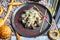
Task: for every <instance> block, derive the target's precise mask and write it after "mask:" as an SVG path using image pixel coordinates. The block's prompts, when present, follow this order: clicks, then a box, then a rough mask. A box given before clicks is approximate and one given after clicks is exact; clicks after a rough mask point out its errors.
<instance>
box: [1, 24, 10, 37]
mask: <svg viewBox="0 0 60 40" xmlns="http://www.w3.org/2000/svg"><path fill="white" fill-rule="evenodd" d="M10 34H11V29H10V27H9V26H7V25H2V26H1V27H0V38H8V37H10Z"/></svg>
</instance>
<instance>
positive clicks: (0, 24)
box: [0, 5, 12, 26]
mask: <svg viewBox="0 0 60 40" xmlns="http://www.w3.org/2000/svg"><path fill="white" fill-rule="evenodd" d="M11 9H12V5H9V7H8V11H7V14H6V16H5V18H4V19H2V18H0V21H1V22H0V26H2V25H3V24H4V23H5V21H6V19H7V17H8V16H9V14H10V11H11Z"/></svg>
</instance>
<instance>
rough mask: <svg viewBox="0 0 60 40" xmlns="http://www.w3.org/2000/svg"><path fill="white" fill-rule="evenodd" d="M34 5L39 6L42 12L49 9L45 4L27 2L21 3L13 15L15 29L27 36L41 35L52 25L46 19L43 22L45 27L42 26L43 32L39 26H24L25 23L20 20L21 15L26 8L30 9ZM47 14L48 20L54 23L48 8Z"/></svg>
mask: <svg viewBox="0 0 60 40" xmlns="http://www.w3.org/2000/svg"><path fill="white" fill-rule="evenodd" d="M33 5H35V6H37V7H38V8H39V9H40V11H41V12H42V14H44V13H45V11H46V9H47V8H46V7H45V6H43V5H41V4H39V3H34V2H30V3H25V4H22V5H20V6H19V7H18V9H17V10H16V11H15V12H14V13H13V15H12V27H13V29H14V30H15V31H16V32H18V34H20V35H22V36H25V37H36V36H39V35H41V34H43V33H44V32H46V31H47V30H48V29H49V28H50V26H51V25H49V24H48V23H47V22H46V21H45V22H44V24H43V28H42V29H43V30H42V31H41V32H40V31H39V30H40V27H37V28H36V29H35V30H33V29H28V28H24V27H23V24H22V23H21V22H19V18H20V16H21V14H22V13H23V12H24V10H28V9H30V8H31V7H33ZM46 16H47V20H48V22H49V23H52V16H51V14H50V11H49V10H48V9H47V13H46ZM40 26H41V24H40Z"/></svg>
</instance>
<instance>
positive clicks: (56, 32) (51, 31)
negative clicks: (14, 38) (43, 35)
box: [48, 30, 59, 40]
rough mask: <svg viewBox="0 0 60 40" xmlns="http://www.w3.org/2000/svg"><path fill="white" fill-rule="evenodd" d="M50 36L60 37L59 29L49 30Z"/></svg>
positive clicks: (54, 38)
mask: <svg viewBox="0 0 60 40" xmlns="http://www.w3.org/2000/svg"><path fill="white" fill-rule="evenodd" d="M48 36H49V37H50V38H51V39H53V40H56V39H57V38H59V32H58V31H57V30H49V31H48Z"/></svg>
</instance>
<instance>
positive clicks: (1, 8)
mask: <svg viewBox="0 0 60 40" xmlns="http://www.w3.org/2000/svg"><path fill="white" fill-rule="evenodd" d="M2 12H3V7H2V6H0V15H1V14H2Z"/></svg>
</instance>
